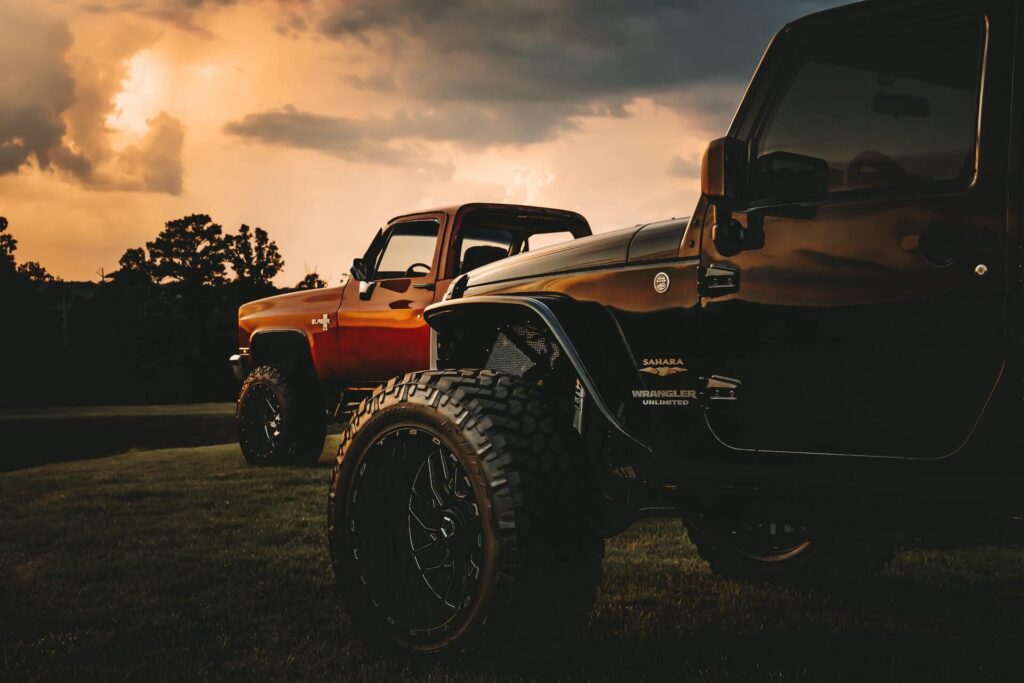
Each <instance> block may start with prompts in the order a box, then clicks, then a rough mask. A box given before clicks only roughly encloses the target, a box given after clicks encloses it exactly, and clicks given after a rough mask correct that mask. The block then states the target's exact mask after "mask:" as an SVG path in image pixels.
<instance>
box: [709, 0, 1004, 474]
mask: <svg viewBox="0 0 1024 683" xmlns="http://www.w3.org/2000/svg"><path fill="white" fill-rule="evenodd" d="M922 7H927V8H928V12H927V16H922ZM833 15H834V16H833V17H830V16H829V15H826V16H824V17H821V18H812V19H810V20H808V21H807V22H805V23H798V24H796V25H795V26H794V27H793V28H792V29H790V30H789V31H788V32H784V33H783V34H781V35H780V38H779V39H778V40H777V41H776V43H775V45H774V46H773V48H772V49H771V50H770V51H769V53H768V55H767V56H766V59H765V61H764V63H763V65H762V67H761V68H760V69H759V73H758V75H757V77H756V78H755V81H754V83H753V84H752V87H751V90H750V92H749V94H748V99H747V101H746V103H745V105H744V107H741V109H740V114H739V115H738V117H737V121H736V122H735V123H734V126H733V130H732V131H731V133H730V135H732V136H734V137H737V138H740V139H741V140H742V141H743V142H745V143H747V149H748V150H749V151H748V154H749V157H748V158H749V162H748V164H747V169H748V179H747V181H746V183H745V185H744V187H745V188H746V190H747V196H746V197H745V198H744V199H742V200H738V202H737V205H736V206H735V207H734V210H733V212H732V214H731V218H732V220H734V221H736V223H735V224H733V226H734V227H737V228H738V227H742V228H743V230H744V232H743V233H741V234H743V235H744V239H745V240H746V242H747V244H746V246H745V247H744V249H743V250H742V251H739V253H733V250H732V249H731V248H725V247H723V246H722V244H721V243H719V244H716V240H715V239H713V235H712V232H713V231H712V230H710V229H707V230H705V231H704V236H703V238H702V254H701V261H702V262H701V267H702V283H701V287H702V292H703V298H702V326H703V333H704V339H705V344H706V349H707V352H708V357H709V358H710V359H711V360H710V361H709V367H708V368H707V369H708V374H709V375H710V374H716V375H722V376H725V377H727V378H730V379H734V380H739V382H740V385H739V388H738V391H737V393H736V397H735V399H734V400H732V399H731V397H730V396H720V397H718V399H717V400H713V401H709V405H710V408H709V411H708V413H707V420H708V425H709V427H710V428H711V430H712V431H713V432H714V435H715V437H716V438H717V440H718V441H719V442H720V443H722V444H724V445H726V446H727V447H729V448H731V449H738V450H758V451H762V452H782V453H785V452H802V453H812V454H835V455H859V456H882V457H911V458H942V457H946V456H949V455H951V454H953V453H955V452H957V451H958V450H959V449H960V448H961V447H962V446H963V445H964V444H965V443H966V442H967V441H968V440H969V437H970V435H971V433H972V431H973V429H974V426H975V424H976V423H977V421H978V419H979V416H980V414H981V413H982V412H983V410H984V408H985V406H986V402H987V401H988V398H989V396H990V395H991V393H992V391H993V389H994V387H995V385H996V384H997V382H998V380H999V378H1000V376H1001V372H1002V368H1003V362H1004V356H1005V354H1004V350H1003V345H1002V342H1003V317H1002V308H1001V306H1002V298H1003V293H1004V279H1005V278H1007V276H1008V274H1007V273H1006V272H1005V266H1004V260H1005V254H1004V251H1005V250H1004V240H1005V233H1006V214H1007V197H1006V190H1005V183H1006V173H1007V171H1006V169H1007V165H1008V163H1009V161H1008V155H1007V147H1008V142H1009V137H1008V136H1009V123H1008V113H1009V108H1010V102H1009V93H1010V91H1011V88H1010V80H1011V71H1010V66H1011V60H1012V48H1013V45H1012V35H1013V25H1014V21H1015V16H1014V13H1013V11H1012V9H1011V5H1010V3H1001V2H978V3H971V4H969V5H967V4H962V3H953V2H950V3H945V4H943V3H935V4H931V5H927V6H922V5H916V4H915V5H914V7H913V11H909V10H907V9H905V8H903V9H901V8H900V6H899V3H892V4H890V5H881V6H875V7H873V8H870V11H868V10H862V11H861V12H860V13H859V14H858V13H856V12H847V13H845V14H843V13H833ZM714 213H715V212H714V211H713V210H712V211H709V215H708V225H709V226H710V225H711V224H712V223H715V222H717V223H723V222H728V221H729V216H725V215H719V216H714ZM716 230H717V231H719V232H716V233H715V236H716V237H717V236H720V235H722V234H728V232H727V231H725V230H723V229H722V228H721V227H716ZM762 239H763V244H761V242H760V240H762ZM723 252H727V253H723Z"/></svg>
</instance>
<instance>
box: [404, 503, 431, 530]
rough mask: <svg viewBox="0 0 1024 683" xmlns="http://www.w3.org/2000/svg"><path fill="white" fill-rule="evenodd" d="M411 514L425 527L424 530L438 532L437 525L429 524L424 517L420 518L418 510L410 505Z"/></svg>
mask: <svg viewBox="0 0 1024 683" xmlns="http://www.w3.org/2000/svg"><path fill="white" fill-rule="evenodd" d="M409 515H410V516H411V517H412V518H413V519H414V520H416V523H417V524H419V525H420V526H421V527H423V529H424V531H428V532H433V533H436V532H437V527H432V526H427V525H426V523H425V522H424V521H423V520H422V519H420V516H419V515H417V514H416V511H415V510H413V509H412V506H411V505H410V506H409Z"/></svg>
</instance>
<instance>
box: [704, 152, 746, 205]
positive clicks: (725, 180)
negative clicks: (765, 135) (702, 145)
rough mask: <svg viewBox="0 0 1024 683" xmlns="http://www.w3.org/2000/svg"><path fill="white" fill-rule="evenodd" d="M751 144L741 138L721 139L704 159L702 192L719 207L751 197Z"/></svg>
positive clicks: (737, 203) (734, 203)
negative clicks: (748, 163)
mask: <svg viewBox="0 0 1024 683" xmlns="http://www.w3.org/2000/svg"><path fill="white" fill-rule="evenodd" d="M746 185H747V145H746V143H744V142H743V141H742V140H739V139H737V138H718V139H717V140H714V141H712V142H711V144H709V145H708V148H707V150H706V151H705V152H704V158H703V159H701V162H700V191H701V192H702V193H703V194H704V196H706V197H707V198H708V199H709V200H710V201H711V203H712V204H714V205H715V206H716V207H727V208H728V209H729V210H730V211H731V209H732V207H733V206H736V205H739V204H742V203H744V201H745V200H746V196H747V187H746Z"/></svg>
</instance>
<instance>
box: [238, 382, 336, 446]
mask: <svg viewBox="0 0 1024 683" xmlns="http://www.w3.org/2000/svg"><path fill="white" fill-rule="evenodd" d="M308 374H309V373H305V372H303V371H302V370H301V369H299V368H292V367H288V366H277V365H262V366H260V367H258V368H255V369H254V370H253V371H252V372H250V373H249V376H248V377H246V378H245V382H244V383H243V384H242V391H241V393H240V394H239V395H238V405H237V408H236V410H235V423H236V425H237V426H238V443H239V445H240V446H241V447H242V453H243V455H245V459H246V460H247V461H248V462H249V464H251V465H259V466H265V465H312V464H313V463H315V462H316V461H317V460H319V458H320V453H321V451H323V448H324V440H325V439H326V434H327V420H326V418H325V416H324V405H323V397H322V395H321V393H320V388H319V387H318V386H317V383H316V379H315V378H313V377H310V376H308Z"/></svg>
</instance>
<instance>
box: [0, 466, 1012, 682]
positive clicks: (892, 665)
mask: <svg viewBox="0 0 1024 683" xmlns="http://www.w3.org/2000/svg"><path fill="white" fill-rule="evenodd" d="M328 459H329V458H328V457H326V456H325V458H324V461H323V465H322V466H321V467H318V468H314V469H254V468H250V467H247V466H246V465H245V464H244V462H243V460H242V457H241V455H240V453H239V452H238V450H237V448H236V447H233V446H213V447H202V448H191V449H178V450H162V451H148V452H139V453H131V454H127V455H123V456H116V457H110V458H101V459H95V460H89V461H81V462H71V463H63V464H55V465H46V466H43V467H37V468H32V469H25V470H21V471H18V472H9V473H4V474H0V659H2V662H0V664H2V666H0V679H9V680H19V681H20V680H44V679H45V680H79V679H92V680H120V679H123V678H126V677H132V678H139V679H143V680H152V679H207V680H208V679H258V680H268V679H272V680H296V681H299V680H301V681H318V680H363V679H373V680H402V679H404V678H408V679H415V680H428V681H446V680H496V681H500V680H515V679H517V678H518V679H521V680H531V679H534V678H538V677H550V678H558V679H563V680H638V679H655V680H667V679H671V680H711V681H718V680H738V681H748V680H794V679H800V680H807V679H809V680H829V681H832V680H873V681H874V680H879V679H898V680H911V679H913V680H918V679H944V680H951V681H967V680H971V681H973V680H980V679H992V680H1021V678H1022V677H1024V673H1022V667H1024V553H1022V552H1020V551H1016V550H993V549H980V550H971V551H957V552H938V551H934V552H933V551H914V552H910V553H906V554H903V555H901V556H900V557H899V559H898V560H897V561H896V562H895V563H894V564H893V565H892V567H891V568H890V569H889V570H888V571H887V572H886V574H885V575H884V576H882V577H880V578H879V579H877V580H876V581H874V582H872V583H871V584H869V585H866V586H864V587H860V588H857V589H856V590H850V591H846V592H841V593H807V594H803V593H798V592H791V591H787V590H780V589H772V588H764V587H760V588H759V587H748V586H742V585H738V584H735V583H731V582H728V581H724V580H721V579H718V578H716V577H715V576H713V575H712V574H710V573H709V571H708V569H707V568H706V566H705V565H704V564H703V563H701V562H700V561H699V560H698V559H697V558H696V557H695V555H694V552H693V548H692V546H691V545H690V544H689V542H688V541H687V539H686V535H685V533H684V532H683V531H682V529H681V527H680V525H679V524H678V523H677V522H672V521H657V522H645V523H643V524H639V525H637V526H636V527H634V528H633V529H631V530H630V531H629V532H627V533H626V534H624V535H622V536H620V537H618V538H616V539H614V540H612V541H611V542H610V543H609V549H608V559H607V561H606V563H605V581H604V584H603V587H602V593H601V595H600V598H599V601H598V604H597V607H596V609H595V611H594V613H593V617H592V621H591V623H590V625H589V627H588V629H587V630H586V632H585V633H584V634H583V637H582V639H581V641H580V642H579V644H578V645H577V646H576V647H575V649H573V650H572V651H570V652H568V653H566V654H565V655H564V656H563V657H562V658H561V659H560V660H559V661H557V662H555V663H554V664H553V665H552V666H551V667H548V668H545V669H543V670H533V671H526V672H523V673H521V674H519V675H518V676H504V675H500V674H497V673H490V672H486V671H482V670H480V669H477V668H471V667H467V666H454V667H438V668H432V669H423V670H410V669H408V668H407V667H405V666H404V665H402V664H400V663H397V662H394V661H388V660H380V659H377V658H376V657H374V656H373V655H371V654H370V653H368V652H367V651H366V650H364V648H363V647H362V646H361V645H360V644H359V642H358V641H356V640H355V639H354V637H353V634H352V633H351V631H350V629H349V625H348V623H347V620H346V618H345V616H344V615H343V614H342V612H341V610H340V608H339V603H338V600H337V597H336V595H335V593H334V587H333V580H332V576H331V571H330V567H329V564H328V560H327V549H326V547H325V532H324V526H325V520H324V508H325V497H326V485H327V478H328V475H329V469H328V467H327V464H326V463H327V460H328Z"/></svg>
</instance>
